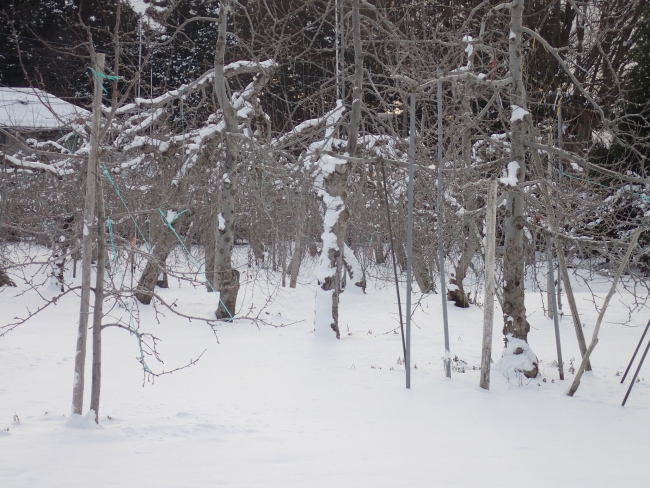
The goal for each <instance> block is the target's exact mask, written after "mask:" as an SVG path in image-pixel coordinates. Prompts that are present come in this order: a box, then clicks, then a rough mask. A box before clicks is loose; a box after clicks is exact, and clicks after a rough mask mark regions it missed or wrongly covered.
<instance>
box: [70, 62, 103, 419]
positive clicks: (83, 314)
mask: <svg viewBox="0 0 650 488" xmlns="http://www.w3.org/2000/svg"><path fill="white" fill-rule="evenodd" d="M104 58H105V56H104V54H96V55H95V71H96V72H97V73H103V72H104ZM94 82H95V90H94V99H93V120H92V128H91V133H90V152H89V155H88V165H87V168H86V204H85V207H84V220H83V238H82V239H83V240H82V248H81V305H80V310H79V332H78V334H77V347H76V354H75V364H74V381H73V386H72V413H74V414H78V415H81V413H82V410H83V401H84V372H85V367H86V340H87V337H88V315H89V313H90V312H89V310H90V280H91V260H92V253H93V250H92V247H93V242H92V238H93V232H92V228H93V222H94V220H95V200H96V194H95V193H96V184H97V166H98V159H99V144H100V141H99V140H98V137H99V129H100V127H99V126H100V119H101V104H102V86H101V81H100V80H99V78H98V77H97V76H95V77H94Z"/></svg>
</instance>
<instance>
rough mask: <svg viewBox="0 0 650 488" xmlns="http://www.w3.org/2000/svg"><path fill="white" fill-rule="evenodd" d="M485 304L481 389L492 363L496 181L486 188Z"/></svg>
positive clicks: (488, 376)
mask: <svg viewBox="0 0 650 488" xmlns="http://www.w3.org/2000/svg"><path fill="white" fill-rule="evenodd" d="M485 226H486V233H485V303H484V305H483V351H482V354H481V381H480V383H479V385H480V387H481V388H484V389H485V390H489V389H490V362H491V361H492V326H493V324H494V254H495V246H496V242H495V240H496V227H497V180H496V179H494V178H493V179H492V180H491V181H490V185H489V186H488V196H487V209H486V212H485Z"/></svg>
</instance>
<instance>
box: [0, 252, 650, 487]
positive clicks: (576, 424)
mask: <svg viewBox="0 0 650 488" xmlns="http://www.w3.org/2000/svg"><path fill="white" fill-rule="evenodd" d="M246 252H247V250H246V249H239V250H238V254H237V255H236V258H237V260H238V263H239V264H240V268H239V269H240V271H241V273H242V288H241V290H240V304H239V306H240V311H239V313H240V314H241V315H246V314H248V315H256V314H257V312H259V311H260V309H261V308H262V307H263V306H264V304H265V302H266V300H267V297H268V296H269V294H274V293H275V291H277V294H276V295H275V300H274V301H273V302H272V303H271V304H270V305H269V306H268V307H267V308H266V309H265V310H264V311H262V313H261V317H264V318H266V320H267V321H268V322H270V323H272V324H273V326H270V325H262V324H260V326H259V327H257V326H256V325H255V324H253V323H251V322H250V321H247V320H242V321H236V322H235V323H221V324H219V325H218V326H217V334H218V338H219V343H217V341H216V339H215V337H214V335H213V332H212V331H211V330H210V328H209V327H208V326H207V325H206V324H204V323H199V322H197V321H192V322H191V323H190V322H188V321H187V320H185V319H181V318H180V317H175V316H173V315H172V314H170V313H168V312H167V311H165V316H164V317H163V316H159V317H158V318H159V319H160V323H158V322H157V320H156V318H155V310H154V308H153V307H152V306H141V307H140V321H141V324H140V327H141V332H151V333H154V334H155V335H156V336H157V337H160V338H161V339H162V342H161V343H160V346H159V350H160V353H161V355H162V358H163V360H164V361H165V364H164V365H162V364H160V363H157V362H156V361H155V360H154V359H152V358H151V357H150V356H147V357H146V360H147V363H148V366H149V367H150V368H151V369H152V370H154V371H161V370H162V369H163V368H164V369H166V370H169V369H173V368H174V367H177V366H180V365H183V364H185V363H187V362H188V361H189V360H190V359H195V358H196V357H198V355H199V354H201V352H202V351H203V350H206V352H205V354H204V355H203V357H202V358H201V360H200V361H199V362H198V363H197V364H196V365H195V366H193V367H191V368H189V369H185V370H182V371H178V372H176V373H174V374H172V375H167V376H163V377H159V378H157V379H156V380H155V383H154V384H151V383H149V382H146V381H145V382H144V386H143V377H142V371H141V369H140V365H139V363H138V362H137V361H136V358H137V357H138V356H139V349H138V344H137V341H136V338H135V337H134V336H132V335H129V334H128V333H126V332H125V331H123V330H118V329H116V328H107V329H105V330H104V334H103V346H104V353H103V381H102V385H103V388H102V397H101V405H100V409H99V415H100V422H101V425H100V427H98V428H96V427H94V424H93V423H92V422H91V419H92V415H93V414H92V413H88V409H89V395H90V377H91V374H90V361H91V357H92V354H91V353H90V350H89V353H88V355H87V362H88V366H87V369H86V382H87V384H86V402H85V405H84V415H83V416H79V417H73V418H71V417H70V400H71V396H72V391H71V388H70V386H71V381H70V380H71V379H72V376H73V369H74V350H75V342H76V337H77V320H78V307H79V299H78V297H76V296H74V295H72V294H69V295H66V296H63V297H61V298H60V299H59V300H58V301H57V304H56V305H51V306H50V307H49V308H48V309H47V310H46V311H45V312H43V313H42V314H41V315H39V316H37V317H35V318H34V319H32V320H31V321H30V322H28V323H26V324H24V325H21V326H20V327H18V328H17V329H16V330H15V331H13V332H10V333H9V334H7V335H6V336H5V337H3V338H0V486H2V487H11V488H24V487H30V488H31V487H38V488H48V487H52V488H54V487H57V488H59V487H86V486H106V487H110V486H115V487H129V488H130V487H133V488H141V487H147V486H155V487H162V488H165V487H169V488H172V487H173V488H177V487H192V488H201V487H211V488H212V487H215V486H232V487H265V488H266V487H282V488H286V487H301V488H302V487H354V488H356V487H373V488H374V487H394V486H409V487H431V486H434V487H438V486H440V487H450V486H451V487H454V486H455V487H474V486H476V487H479V486H480V487H499V488H502V487H516V488H519V487H521V486H533V487H538V486H539V487H545V486H562V487H581V486H589V487H612V486H620V487H645V486H647V484H648V479H649V477H648V475H649V474H650V473H649V471H650V468H648V463H647V453H648V448H647V440H648V439H649V438H650V415H649V414H650V387H649V386H648V381H646V380H645V379H642V381H641V382H640V383H638V384H637V385H636V386H635V389H634V391H633V393H632V395H631V397H630V400H629V401H628V406H626V407H624V408H623V407H621V406H620V403H621V400H622V398H623V396H624V393H625V390H626V388H627V385H620V384H619V380H620V377H619V376H617V372H621V371H623V370H624V368H625V366H626V365H627V361H628V360H629V358H630V356H631V354H632V352H633V350H634V347H635V346H636V343H637V341H638V339H639V337H640V335H641V328H640V326H644V325H645V322H646V321H647V319H648V316H647V313H643V312H635V313H634V314H633V315H632V320H631V322H630V323H629V324H626V325H624V324H622V321H623V320H625V319H626V318H627V309H626V308H625V307H624V303H625V302H628V303H629V302H630V301H631V299H632V297H631V296H630V295H629V294H628V293H627V292H625V291H624V290H623V288H622V287H620V293H619V300H613V301H612V304H611V305H610V307H611V309H610V310H608V312H607V315H606V317H605V323H604V324H603V328H602V330H601V334H600V342H599V344H598V347H597V348H596V350H595V351H594V355H593V356H592V364H593V366H594V372H593V373H590V374H585V376H584V377H583V380H582V385H581V387H580V389H579V390H578V392H577V394H576V396H575V397H574V398H570V397H568V396H566V395H565V394H564V392H565V390H566V389H567V388H568V386H569V382H570V381H571V379H572V378H573V375H572V374H571V373H570V372H569V369H570V364H573V365H574V366H575V367H576V368H577V365H578V362H577V359H578V358H579V351H578V346H577V343H576V340H575V335H574V332H573V324H572V322H571V319H570V316H569V315H565V316H564V317H562V319H561V321H560V328H561V333H562V340H563V342H562V347H563V354H564V358H565V371H566V375H567V380H566V381H564V382H561V381H559V379H558V369H557V367H556V366H554V365H553V361H554V360H555V359H556V356H555V354H556V353H555V338H554V332H553V321H552V320H550V319H548V318H546V317H545V316H544V314H543V313H542V310H541V299H542V295H543V294H541V293H539V291H536V290H533V282H532V281H531V279H530V277H528V280H527V282H526V286H527V291H528V293H527V308H528V320H529V322H530V324H531V332H530V335H529V341H530V344H531V346H532V347H533V349H534V350H535V352H536V354H537V355H538V358H539V360H540V363H539V364H540V371H541V373H542V376H541V377H539V378H536V379H534V380H527V379H525V378H524V379H523V380H522V379H521V378H511V379H510V381H508V380H507V379H506V378H505V377H504V376H503V375H502V374H501V373H500V372H499V371H497V368H496V365H493V367H492V380H491V390H490V391H489V392H488V391H484V390H481V389H480V388H479V387H478V381H479V371H478V370H477V369H475V368H478V366H479V364H480V353H481V338H482V317H483V314H482V311H481V310H480V309H479V308H478V307H476V306H472V307H471V308H469V309H459V308H455V307H449V327H450V337H451V352H450V356H451V358H452V364H453V365H454V371H453V372H452V378H451V379H450V380H449V379H446V378H445V377H444V370H443V367H442V365H443V363H442V358H443V356H444V354H445V351H444V346H443V344H444V341H443V330H442V315H441V304H440V296H439V295H435V294H434V295H430V296H426V297H421V296H420V295H416V297H415V299H416V300H419V299H420V298H422V300H421V302H419V303H420V304H421V306H419V307H416V309H415V313H414V316H413V322H414V326H413V331H412V336H413V337H412V347H413V349H412V360H411V361H412V365H413V369H412V388H411V389H410V390H407V389H405V388H404V370H403V366H402V365H401V363H402V358H403V354H402V343H401V337H400V334H399V333H396V332H398V331H396V332H393V329H395V328H396V327H397V326H398V325H399V321H398V318H397V306H396V299H395V294H394V293H395V289H394V284H393V283H392V282H384V281H381V280H378V279H376V278H373V279H371V280H370V282H369V285H368V289H367V291H368V294H367V295H363V294H361V293H350V292H349V290H348V291H346V292H344V293H343V294H342V295H341V306H340V314H341V316H340V325H341V340H340V341H336V340H328V341H319V340H315V337H314V335H315V334H314V332H313V331H314V324H313V310H314V308H313V307H314V295H315V291H316V288H317V284H316V280H315V275H314V271H315V268H316V262H315V260H316V258H314V260H313V261H308V263H307V266H306V267H305V268H304V269H303V272H302V273H301V275H300V279H299V284H298V288H296V289H290V288H281V287H278V288H277V289H276V284H277V283H278V281H279V279H280V277H279V276H278V275H277V274H275V273H272V272H271V271H269V270H259V271H254V270H251V269H248V268H247V267H246V265H245V255H246ZM172 262H180V263H181V265H182V260H180V261H177V260H176V257H175V258H173V259H172ZM387 266H390V265H387ZM540 270H541V271H543V268H540ZM28 271H29V272H31V273H36V274H37V276H41V275H42V274H39V273H44V272H45V271H43V272H40V271H38V269H37V267H36V266H35V265H34V266H30V267H29V268H28ZM389 271H390V270H389ZM381 273H386V274H388V273H387V272H386V271H385V270H384V269H383V268H376V269H371V272H370V275H371V276H375V277H376V276H378V275H380V274H381ZM16 278H17V277H16ZM267 278H268V279H269V280H270V284H269V283H267V282H266V280H267ZM68 279H71V276H69V274H68ZM538 279H539V280H540V282H541V283H545V277H544V276H543V274H540V276H539V277H538ZM77 281H78V280H77ZM17 283H18V284H19V288H7V287H3V288H0V310H2V314H1V316H2V324H5V323H7V322H10V321H11V320H12V317H16V316H21V317H22V316H25V314H26V313H27V308H29V309H30V310H35V308H36V307H37V306H39V305H42V304H43V303H44V301H43V300H44V299H51V298H52V297H53V296H55V295H58V293H59V292H58V290H57V288H55V287H48V286H47V285H45V286H43V287H40V288H39V289H38V293H37V291H36V290H29V289H28V287H27V286H26V285H24V284H21V282H20V280H17ZM574 285H575V287H576V299H577V302H578V307H579V311H580V313H581V315H582V317H583V321H584V323H585V325H586V327H585V335H586V337H587V338H588V339H589V338H590V337H591V332H592V330H593V325H594V322H595V319H596V312H595V309H594V305H593V303H592V302H591V299H590V294H589V291H588V289H587V287H586V286H585V285H584V282H583V281H582V280H581V279H578V280H576V281H575V282H574ZM589 286H590V287H591V288H592V289H593V291H594V292H595V293H596V294H598V295H599V296H601V297H603V296H604V294H605V293H606V290H607V289H608V287H609V282H608V280H607V279H605V278H602V277H599V276H598V275H595V276H593V277H592V278H590V281H589ZM39 293H40V295H42V297H43V298H41V296H39ZM157 293H159V294H160V295H161V296H162V297H164V298H165V299H168V301H169V302H172V301H174V300H178V301H177V305H178V310H179V311H181V312H184V313H191V314H194V315H198V316H203V317H211V316H212V313H213V312H214V309H215V306H216V303H215V298H214V294H209V293H206V292H205V287H204V286H203V285H197V286H196V287H194V286H191V285H188V284H187V283H186V282H180V283H179V282H178V281H177V280H175V279H173V278H172V277H171V276H170V288H169V289H158V290H157ZM402 298H404V283H402ZM251 306H252V307H254V309H253V311H252V312H249V311H248V310H249V309H250V307H251ZM158 308H160V307H158ZM107 310H108V313H109V316H108V317H107V318H106V319H105V322H111V321H114V320H116V319H118V318H122V319H123V320H125V321H127V322H128V313H127V311H126V310H124V309H121V308H110V307H107ZM267 312H268V313H267ZM495 315H496V319H495V333H494V340H493V359H494V361H495V362H496V361H497V359H498V358H499V356H500V353H501V351H502V350H503V337H502V336H501V334H500V333H499V329H500V325H499V322H500V313H499V310H498V309H497V311H496V314H495ZM332 335H333V334H332ZM88 345H89V348H90V340H89V343H88ZM647 368H648V366H647V365H646V369H645V371H646V372H647V371H648V369H647ZM460 371H464V372H460ZM640 377H641V378H644V377H645V373H644V372H643V371H642V373H641V374H640ZM628 381H629V380H628ZM4 429H8V430H4Z"/></svg>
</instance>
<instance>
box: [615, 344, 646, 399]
mask: <svg viewBox="0 0 650 488" xmlns="http://www.w3.org/2000/svg"><path fill="white" fill-rule="evenodd" d="M648 349H650V341H648V345H647V346H646V347H645V351H643V356H641V361H640V362H639V366H638V367H637V368H636V371H635V372H634V377H633V378H632V383H630V387H629V388H628V389H627V393H626V394H625V398H623V403H621V405H623V406H625V402H627V397H629V396H630V393H632V388H634V383H635V382H636V377H637V376H638V375H639V371H641V366H643V361H645V357H646V356H647V355H648Z"/></svg>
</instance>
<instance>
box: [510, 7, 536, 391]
mask: <svg viewBox="0 0 650 488" xmlns="http://www.w3.org/2000/svg"><path fill="white" fill-rule="evenodd" d="M523 10H524V0H518V1H517V2H513V4H512V6H511V7H510V16H511V17H510V18H511V20H510V35H509V54H510V74H511V76H512V79H513V82H512V86H511V89H512V91H511V97H510V100H511V105H512V109H513V112H514V111H515V110H516V108H517V107H518V108H521V109H523V110H526V107H527V103H526V87H525V85H524V82H523V53H522V36H521V26H522V15H523ZM524 117H530V114H527V115H525V116H524ZM526 132H527V131H526V123H525V121H524V118H521V117H513V120H512V122H511V149H510V151H511V152H510V155H511V160H512V161H513V162H516V163H517V165H518V166H519V169H518V172H517V178H518V181H524V180H525V178H526V146H525V143H526ZM511 164H512V163H511ZM524 211H525V209H524V200H523V198H522V196H521V195H520V194H519V192H518V191H515V190H510V191H508V194H507V197H506V216H505V255H504V259H503V279H504V288H503V321H504V326H503V334H504V335H505V340H506V344H507V341H508V340H509V338H515V339H521V340H523V341H525V342H528V331H529V325H528V322H527V321H526V306H525V303H524V299H525V292H524V271H525V269H524V268H525V266H524V230H523V229H524V222H525V221H524ZM521 352H523V351H521V348H517V350H516V351H515V354H518V353H521ZM537 364H538V363H537V362H536V361H535V362H533V367H532V368H531V369H529V370H526V371H523V373H524V375H525V376H526V377H527V378H534V377H535V376H537V372H538V366H537Z"/></svg>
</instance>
